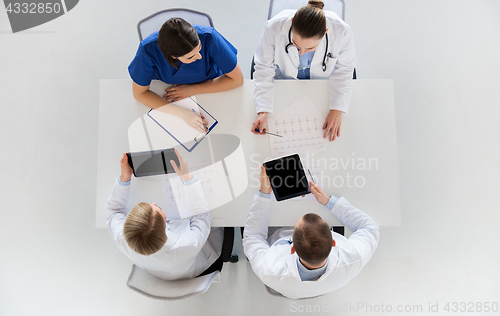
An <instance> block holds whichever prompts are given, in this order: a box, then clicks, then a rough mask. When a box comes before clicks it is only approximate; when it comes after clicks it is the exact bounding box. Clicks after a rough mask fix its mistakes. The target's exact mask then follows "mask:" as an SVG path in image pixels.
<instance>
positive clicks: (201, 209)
mask: <svg viewBox="0 0 500 316" xmlns="http://www.w3.org/2000/svg"><path fill="white" fill-rule="evenodd" d="M175 152H176V154H177V156H178V158H179V163H180V165H179V166H176V164H175V162H174V161H173V160H172V161H171V164H172V166H173V167H174V169H175V172H176V173H177V174H178V175H179V176H180V177H181V179H182V181H183V183H184V189H185V192H186V196H188V197H189V198H188V199H187V201H188V209H189V210H190V211H191V212H192V213H193V214H198V215H195V216H192V217H190V218H186V219H182V220H172V221H169V220H167V219H166V215H165V212H164V211H163V210H162V209H161V208H159V207H158V206H157V205H156V203H151V204H147V203H139V204H137V205H136V206H135V207H134V208H133V209H132V210H131V211H130V212H128V211H127V203H128V198H129V192H130V181H131V177H132V168H130V166H129V164H128V160H127V156H126V155H125V154H123V156H122V158H121V160H120V163H121V175H120V177H119V178H118V179H117V180H116V183H115V185H114V187H113V192H112V193H111V197H110V198H109V200H108V204H107V208H106V223H107V226H108V229H109V232H110V234H111V237H112V238H113V240H114V241H115V243H116V245H117V246H118V249H120V251H121V252H123V253H124V254H125V255H126V256H127V257H128V258H129V259H130V260H132V261H133V262H134V263H136V264H138V265H140V266H142V267H143V268H144V269H146V270H147V271H148V272H149V273H151V274H152V275H154V276H156V277H158V278H161V279H164V280H177V279H184V278H194V277H196V276H199V275H204V274H207V273H206V272H212V271H208V270H210V269H211V268H216V267H213V266H212V265H213V264H214V265H215V262H216V260H217V259H218V258H219V255H220V254H221V249H222V230H214V232H213V234H212V235H211V236H210V238H209V234H210V224H211V221H212V217H211V215H210V211H209V208H208V203H207V201H206V199H205V197H204V195H203V189H202V186H201V183H200V181H197V180H196V179H194V178H193V176H192V175H191V174H190V173H189V169H188V166H187V162H186V161H185V160H184V159H183V158H182V157H181V156H180V155H179V153H178V152H177V150H175ZM207 238H209V241H207ZM219 260H222V259H221V258H219ZM219 260H217V261H219ZM220 268H222V261H221V262H220V267H219V269H218V270H220ZM212 270H213V269H212ZM204 271H206V272H204Z"/></svg>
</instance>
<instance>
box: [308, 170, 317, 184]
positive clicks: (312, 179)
mask: <svg viewBox="0 0 500 316" xmlns="http://www.w3.org/2000/svg"><path fill="white" fill-rule="evenodd" d="M307 171H308V172H309V175H310V176H311V181H312V182H313V183H314V184H316V181H314V178H313V175H312V174H311V170H309V169H307Z"/></svg>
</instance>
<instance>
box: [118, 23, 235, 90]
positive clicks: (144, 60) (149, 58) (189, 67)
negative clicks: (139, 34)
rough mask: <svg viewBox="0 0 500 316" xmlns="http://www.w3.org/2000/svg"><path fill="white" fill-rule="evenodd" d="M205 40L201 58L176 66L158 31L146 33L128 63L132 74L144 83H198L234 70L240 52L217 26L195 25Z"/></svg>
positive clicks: (137, 80) (202, 42)
mask: <svg viewBox="0 0 500 316" xmlns="http://www.w3.org/2000/svg"><path fill="white" fill-rule="evenodd" d="M193 27H194V28H195V29H196V32H197V33H198V36H199V38H200V42H201V51H200V54H201V56H202V58H201V59H198V60H197V61H195V62H192V63H190V64H183V63H179V64H178V65H177V66H178V69H175V68H174V67H172V66H171V65H170V64H169V63H168V62H167V60H166V59H165V57H164V56H163V54H162V52H161V51H160V47H159V46H158V32H154V33H153V34H151V35H149V36H148V37H146V38H145V39H144V40H143V41H142V42H141V44H140V45H139V49H138V50H137V54H136V55H135V57H134V59H133V60H132V62H131V63H130V65H129V66H128V71H129V73H130V77H131V78H132V80H134V82H135V83H137V84H138V85H140V86H148V85H149V84H150V83H151V80H153V79H158V80H161V81H163V82H165V83H168V84H186V83H198V82H203V81H205V80H210V79H214V78H217V77H219V76H221V75H223V74H224V73H229V72H231V71H233V70H234V68H235V67H236V64H237V59H236V53H237V52H238V51H237V50H236V48H234V46H233V45H231V43H229V42H228V41H227V40H226V39H225V38H224V37H223V36H222V35H221V34H220V33H219V32H217V31H216V30H215V29H214V28H213V27H209V26H203V25H193Z"/></svg>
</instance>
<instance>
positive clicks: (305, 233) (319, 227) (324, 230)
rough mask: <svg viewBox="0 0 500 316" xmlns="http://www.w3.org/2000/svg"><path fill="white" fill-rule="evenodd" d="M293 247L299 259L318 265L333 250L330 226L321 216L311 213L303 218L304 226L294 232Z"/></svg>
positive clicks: (296, 228)
mask: <svg viewBox="0 0 500 316" xmlns="http://www.w3.org/2000/svg"><path fill="white" fill-rule="evenodd" d="M293 245H294V247H295V251H296V252H297V255H298V256H299V258H301V259H302V260H304V261H305V262H307V263H309V264H312V265H318V264H320V263H322V262H323V261H324V260H325V259H326V258H328V255H329V254H330V251H331V250H332V232H331V231H330V227H328V224H327V223H326V222H325V221H324V220H323V219H322V218H321V217H320V216H319V215H316V214H313V213H309V214H306V215H304V217H302V225H299V227H295V229H294V231H293Z"/></svg>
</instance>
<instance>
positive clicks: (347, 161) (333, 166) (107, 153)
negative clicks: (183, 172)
mask: <svg viewBox="0 0 500 316" xmlns="http://www.w3.org/2000/svg"><path fill="white" fill-rule="evenodd" d="M131 85H132V81H131V80H101V91H100V110H99V148H98V174H97V205H96V226H97V227H105V223H104V208H105V205H106V200H107V198H108V197H109V194H110V193H111V188H112V186H113V184H114V181H115V179H116V178H117V177H118V176H119V173H120V168H119V159H120V157H121V154H122V153H123V152H126V151H129V150H131V151H139V150H148V149H149V148H150V147H149V146H148V144H147V140H146V139H144V141H137V139H138V138H139V139H140V136H138V135H135V132H133V129H131V133H134V135H132V136H129V137H127V135H128V134H129V132H130V131H129V126H131V124H133V123H134V121H137V119H140V117H141V116H143V115H144V114H146V113H147V111H148V110H149V108H147V107H145V106H143V105H141V104H139V103H138V102H137V101H135V99H134V98H133V96H132V89H131ZM304 94H306V95H308V96H309V98H310V99H311V100H312V101H313V103H314V104H315V106H316V107H317V108H318V110H319V111H320V112H321V113H322V114H323V115H324V116H325V117H326V115H327V114H328V110H329V109H328V94H327V81H326V80H301V81H298V80H278V81H276V100H277V101H276V104H275V108H274V113H278V112H279V111H280V110H281V109H283V108H285V107H286V106H287V105H289V104H291V103H292V102H294V101H295V100H297V99H299V98H300V97H301V96H303V95H304ZM196 99H197V101H198V103H199V104H201V105H202V106H203V107H204V108H205V109H206V110H207V111H208V112H209V113H210V114H212V115H213V116H214V117H215V118H217V120H218V121H219V124H218V126H216V128H215V129H214V130H213V131H212V133H213V134H231V135H236V136H238V137H239V139H240V141H241V144H242V146H243V151H244V156H245V158H246V159H245V162H246V166H247V172H248V186H247V188H246V190H245V191H244V192H243V193H242V194H241V195H240V196H238V197H237V198H236V199H234V200H233V201H231V202H229V203H227V204H225V205H223V206H220V207H217V208H215V209H213V210H212V211H211V213H212V217H213V221H212V225H213V226H243V225H244V222H245V218H246V215H247V213H248V209H249V207H250V204H251V201H252V199H253V196H254V195H255V193H256V192H257V190H258V188H259V183H258V172H259V168H260V164H261V163H262V162H263V161H265V160H268V159H270V158H272V157H271V150H270V145H269V139H268V137H273V136H267V135H266V136H260V135H254V134H252V133H251V132H250V128H251V125H252V123H253V121H254V119H255V117H256V114H255V107H254V103H253V83H252V82H251V80H245V84H244V85H243V86H242V87H240V88H237V89H234V90H231V91H226V92H220V93H212V94H203V95H198V96H196ZM149 136H150V137H151V139H153V138H155V137H157V136H158V137H159V136H162V137H163V136H164V135H155V133H153V135H151V131H150V135H149ZM166 136H168V135H166ZM168 137H169V136H168ZM162 139H166V140H165V141H164V142H163V144H162V145H165V144H169V143H171V144H172V145H176V143H174V142H170V141H169V140H168V138H165V137H163V138H162ZM204 141H206V140H204ZM195 150H196V149H195ZM186 153H187V152H185V153H183V154H186ZM314 158H319V159H321V161H322V162H323V164H324V165H325V166H326V170H325V171H324V173H323V189H324V191H325V192H326V193H327V194H334V195H336V196H338V197H340V196H344V197H345V198H347V199H348V200H349V201H350V202H351V203H352V204H353V205H355V206H356V207H358V208H359V209H361V210H363V211H365V212H366V213H368V214H369V215H371V216H372V217H373V218H374V219H375V221H376V222H377V223H378V224H379V225H381V226H393V225H400V221H401V216H400V214H401V206H400V191H399V168H398V158H397V143H396V123H395V112H394V92H393V82H392V80H354V90H353V93H352V98H351V103H350V107H349V111H348V113H347V114H344V115H343V118H342V129H341V136H340V138H338V139H337V140H336V141H334V142H333V143H332V144H331V145H329V146H328V148H327V151H324V152H320V153H318V154H316V155H315V156H314ZM342 182H343V183H342ZM131 185H132V188H131V200H130V203H129V207H130V208H131V207H132V206H133V205H135V203H137V202H140V201H144V202H156V203H157V204H158V205H160V206H161V204H162V203H163V201H164V198H163V194H162V190H161V183H160V181H159V177H145V178H140V179H135V178H133V180H132V184H131ZM310 212H314V213H317V214H319V215H320V216H322V217H323V219H324V220H326V221H327V222H328V223H329V224H330V225H340V224H341V223H340V222H339V221H338V220H337V219H336V218H335V217H334V216H333V215H331V214H330V213H329V212H328V210H327V209H326V208H325V207H324V206H322V205H320V204H319V203H317V202H316V201H314V200H304V201H290V200H289V201H282V202H276V201H274V202H273V203H272V210H271V217H270V223H269V225H270V226H293V225H294V224H295V222H296V221H297V219H298V218H300V217H301V216H302V215H304V214H306V213H310Z"/></svg>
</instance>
